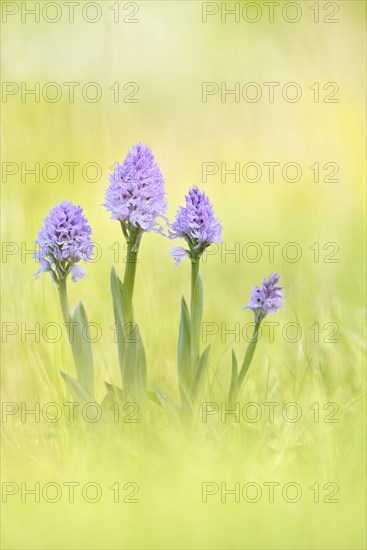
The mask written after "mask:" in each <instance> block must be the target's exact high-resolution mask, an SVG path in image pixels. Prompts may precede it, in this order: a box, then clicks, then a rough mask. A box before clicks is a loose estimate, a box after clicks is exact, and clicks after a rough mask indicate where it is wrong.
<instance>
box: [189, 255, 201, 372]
mask: <svg viewBox="0 0 367 550" xmlns="http://www.w3.org/2000/svg"><path fill="white" fill-rule="evenodd" d="M199 267H200V258H197V259H196V260H192V261H191V306H190V310H191V315H190V316H191V322H192V320H193V318H194V307H195V304H194V292H195V284H196V279H197V278H198V275H199ZM192 328H193V327H192V325H191V329H192ZM199 346H200V334H199V335H198V334H193V332H192V331H191V361H192V368H191V373H192V375H193V373H194V372H195V367H196V364H197V362H198V359H199V355H200V349H199Z"/></svg>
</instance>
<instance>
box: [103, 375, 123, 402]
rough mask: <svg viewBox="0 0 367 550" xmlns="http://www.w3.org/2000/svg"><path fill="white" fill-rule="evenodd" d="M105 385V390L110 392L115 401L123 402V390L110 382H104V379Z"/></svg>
mask: <svg viewBox="0 0 367 550" xmlns="http://www.w3.org/2000/svg"><path fill="white" fill-rule="evenodd" d="M105 386H106V388H107V391H108V392H111V393H112V394H113V396H114V397H115V399H116V400H117V401H119V402H120V403H123V402H124V392H123V390H122V389H121V388H119V387H118V386H114V385H113V384H110V382H106V380H105Z"/></svg>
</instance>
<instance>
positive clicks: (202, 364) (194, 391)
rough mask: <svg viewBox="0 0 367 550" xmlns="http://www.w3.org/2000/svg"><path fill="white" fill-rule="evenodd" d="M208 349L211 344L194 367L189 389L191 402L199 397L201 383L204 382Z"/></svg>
mask: <svg viewBox="0 0 367 550" xmlns="http://www.w3.org/2000/svg"><path fill="white" fill-rule="evenodd" d="M210 347H211V344H209V346H208V347H207V348H206V349H205V350H204V351H203V353H202V354H201V356H200V358H199V361H198V364H197V366H196V371H195V375H194V378H193V381H192V384H191V388H190V395H191V396H192V399H193V401H194V400H195V399H197V398H198V397H199V395H200V392H201V389H202V386H203V382H204V380H205V374H206V372H207V368H208V359H209V354H210Z"/></svg>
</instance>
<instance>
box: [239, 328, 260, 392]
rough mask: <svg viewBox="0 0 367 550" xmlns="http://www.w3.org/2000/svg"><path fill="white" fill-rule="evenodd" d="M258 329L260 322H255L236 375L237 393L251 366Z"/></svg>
mask: <svg viewBox="0 0 367 550" xmlns="http://www.w3.org/2000/svg"><path fill="white" fill-rule="evenodd" d="M259 327H260V321H257V322H256V323H255V326H254V332H253V334H252V337H251V340H250V341H249V343H248V346H247V350H246V354H245V358H244V360H243V363H242V366H241V370H240V374H239V375H238V391H239V390H240V389H241V386H242V383H243V381H244V379H245V376H246V374H247V371H248V369H249V367H250V365H251V361H252V358H253V356H254V353H255V349H256V344H257V340H258V335H259Z"/></svg>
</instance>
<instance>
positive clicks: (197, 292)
mask: <svg viewBox="0 0 367 550" xmlns="http://www.w3.org/2000/svg"><path fill="white" fill-rule="evenodd" d="M191 307H192V311H191V358H192V366H193V369H195V368H196V364H197V361H198V359H199V353H200V351H199V350H200V339H201V323H202V319H203V308H204V287H203V280H202V278H201V275H200V273H198V276H197V278H196V283H195V287H194V294H193V298H192V306H191Z"/></svg>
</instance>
